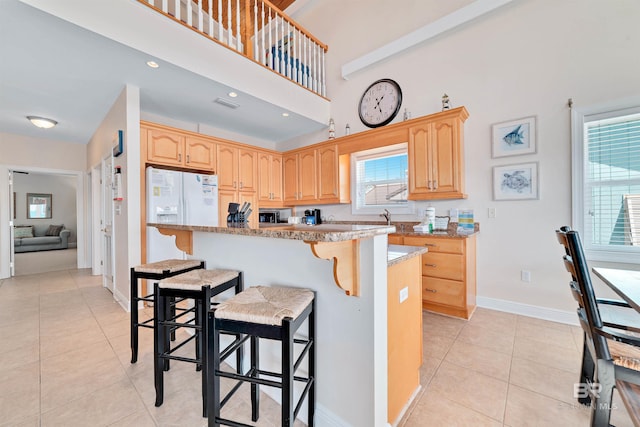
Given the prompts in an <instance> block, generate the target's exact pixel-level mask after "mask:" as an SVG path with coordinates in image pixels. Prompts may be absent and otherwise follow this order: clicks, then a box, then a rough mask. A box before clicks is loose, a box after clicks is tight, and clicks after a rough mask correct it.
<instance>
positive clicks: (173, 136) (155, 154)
mask: <svg viewBox="0 0 640 427" xmlns="http://www.w3.org/2000/svg"><path fill="white" fill-rule="evenodd" d="M183 147H184V136H182V135H180V134H178V133H173V132H168V131H165V130H159V129H149V130H148V131H147V161H148V162H150V163H158V164H163V165H171V166H182V165H183V164H184V159H183V152H182V151H183Z"/></svg>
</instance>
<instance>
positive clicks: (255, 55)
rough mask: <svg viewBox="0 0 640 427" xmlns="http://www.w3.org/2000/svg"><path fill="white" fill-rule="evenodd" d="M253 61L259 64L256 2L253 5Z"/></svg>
mask: <svg viewBox="0 0 640 427" xmlns="http://www.w3.org/2000/svg"><path fill="white" fill-rule="evenodd" d="M253 60H254V61H257V62H260V51H258V2H255V3H254V4H253Z"/></svg>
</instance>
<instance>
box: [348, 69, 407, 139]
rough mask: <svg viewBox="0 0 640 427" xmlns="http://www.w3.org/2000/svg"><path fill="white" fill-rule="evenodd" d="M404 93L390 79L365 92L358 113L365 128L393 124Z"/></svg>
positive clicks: (377, 82)
mask: <svg viewBox="0 0 640 427" xmlns="http://www.w3.org/2000/svg"><path fill="white" fill-rule="evenodd" d="M401 104H402V91H401V90H400V86H399V85H398V83H396V82H394V81H393V80H390V79H381V80H378V81H376V82H374V83H373V84H372V85H371V86H369V87H368V88H367V90H365V91H364V94H362V98H361V99H360V104H359V106H358V110H359V111H358V112H359V113H360V120H362V123H364V124H365V126H368V127H370V128H375V127H379V126H384V125H386V124H387V123H389V122H391V120H393V118H394V117H395V116H396V115H397V114H398V111H400V105H401Z"/></svg>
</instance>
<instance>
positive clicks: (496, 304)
mask: <svg viewBox="0 0 640 427" xmlns="http://www.w3.org/2000/svg"><path fill="white" fill-rule="evenodd" d="M476 303H477V304H478V307H483V308H490V309H492V310H498V311H505V312H507V313H513V314H520V315H522V316H529V317H535V318H538V319H543V320H550V321H552V322H559V323H566V324H568V325H574V326H578V316H577V315H576V313H575V312H574V311H564V310H557V309H555V308H548V307H540V306H537V305H529V304H522V303H519V302H513V301H507V300H502V299H496V298H487V297H476Z"/></svg>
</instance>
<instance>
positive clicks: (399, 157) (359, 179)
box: [355, 144, 408, 207]
mask: <svg viewBox="0 0 640 427" xmlns="http://www.w3.org/2000/svg"><path fill="white" fill-rule="evenodd" d="M355 156H356V160H355V166H356V174H355V180H356V188H355V190H356V203H357V206H358V207H376V206H377V207H381V206H402V205H406V204H407V190H408V180H407V167H408V156H407V149H406V144H403V147H400V148H392V149H388V150H384V151H381V150H375V151H374V152H368V153H364V152H362V153H356V154H355Z"/></svg>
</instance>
